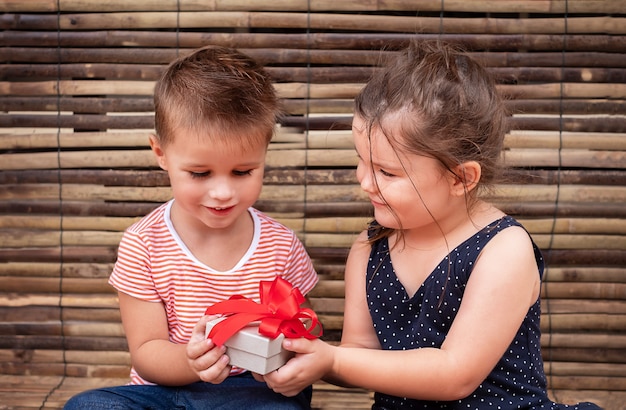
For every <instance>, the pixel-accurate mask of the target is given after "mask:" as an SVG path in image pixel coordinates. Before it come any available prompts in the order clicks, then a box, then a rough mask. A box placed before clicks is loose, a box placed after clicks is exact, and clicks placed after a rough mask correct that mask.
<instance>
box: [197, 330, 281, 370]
mask: <svg viewBox="0 0 626 410" xmlns="http://www.w3.org/2000/svg"><path fill="white" fill-rule="evenodd" d="M222 320H224V318H219V319H215V320H212V321H210V322H209V323H208V324H207V328H206V336H207V337H208V335H209V333H210V332H211V329H212V328H213V326H214V325H216V324H217V323H219V322H221V321H222ZM259 324H260V323H259V322H253V323H250V324H249V325H248V326H246V327H244V328H243V329H241V330H239V331H238V332H237V333H235V334H234V335H233V336H231V337H230V338H229V339H228V340H226V342H225V343H224V346H226V354H227V355H228V357H229V358H230V364H231V365H232V366H237V367H240V368H242V369H246V370H250V371H251V372H255V373H259V374H267V373H269V372H272V371H274V370H276V369H278V368H279V367H281V366H282V365H283V364H285V363H286V362H287V361H288V360H289V359H290V358H291V357H293V352H290V351H288V350H285V349H283V348H282V342H283V340H284V339H285V335H283V334H279V335H278V336H277V337H276V338H273V339H272V338H270V337H268V336H263V335H262V334H260V333H259Z"/></svg>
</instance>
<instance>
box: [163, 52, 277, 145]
mask: <svg viewBox="0 0 626 410" xmlns="http://www.w3.org/2000/svg"><path fill="white" fill-rule="evenodd" d="M154 106H155V129H156V134H157V138H158V139H159V142H160V143H161V144H162V145H163V146H165V145H167V144H168V143H170V142H171V141H172V140H173V138H174V136H175V135H176V131H177V130H181V129H182V130H192V131H195V132H197V134H198V135H203V136H204V135H208V136H209V137H222V136H226V137H228V138H230V139H234V140H232V141H230V142H232V143H233V144H234V145H241V146H243V147H247V146H249V145H250V144H251V143H253V142H259V143H260V142H264V143H266V144H269V142H270V140H271V138H272V135H273V133H274V129H275V125H276V122H277V121H278V119H279V115H280V109H279V102H278V98H277V95H276V92H275V90H274V87H273V84H272V81H271V79H270V76H269V75H268V74H267V72H266V71H265V70H264V69H263V67H262V66H261V65H260V64H258V63H257V62H256V61H255V60H253V59H252V58H250V57H248V56H247V55H245V54H242V53H240V52H238V51H237V50H234V49H230V48H226V47H217V46H207V47H203V48H200V49H198V50H195V51H194V52H192V53H191V54H189V55H186V56H183V57H180V58H178V59H176V60H175V61H173V62H172V63H171V64H170V65H169V66H168V67H167V70H166V71H165V72H164V73H163V75H162V76H161V78H160V79H159V80H158V81H157V83H156V86H155V91H154Z"/></svg>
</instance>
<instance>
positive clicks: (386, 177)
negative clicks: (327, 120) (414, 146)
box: [352, 115, 454, 230]
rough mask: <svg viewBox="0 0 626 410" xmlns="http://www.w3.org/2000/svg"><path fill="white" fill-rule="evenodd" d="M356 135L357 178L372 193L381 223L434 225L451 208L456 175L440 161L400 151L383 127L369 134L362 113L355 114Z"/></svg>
mask: <svg viewBox="0 0 626 410" xmlns="http://www.w3.org/2000/svg"><path fill="white" fill-rule="evenodd" d="M388 123H392V122H391V121H389V122H388ZM352 135H353V138H354V145H355V148H356V151H357V155H358V157H359V162H358V166H357V171H356V175H357V179H358V180H359V183H360V184H361V188H362V189H363V190H364V191H365V192H366V193H367V194H368V195H369V198H370V201H371V202H372V205H373V206H374V217H375V219H376V221H378V223H379V224H381V225H382V226H384V227H387V228H393V229H404V230H409V229H413V228H420V227H424V226H427V225H431V224H433V223H434V222H435V220H437V221H439V220H441V218H443V217H445V215H446V213H448V212H451V207H452V205H451V203H452V201H453V200H454V198H453V197H452V195H451V194H450V187H449V183H450V182H451V178H452V177H451V174H450V173H448V172H445V171H444V169H443V167H442V166H441V164H440V163H439V161H437V160H436V159H434V158H431V157H427V156H422V155H416V154H412V153H405V152H398V151H397V150H396V149H394V148H393V147H392V146H391V144H390V143H389V141H388V140H387V137H385V136H384V135H383V133H382V132H381V130H380V129H379V128H374V129H372V132H371V135H370V137H371V138H369V137H368V134H367V128H366V124H365V122H364V121H363V119H361V118H360V117H359V116H358V115H355V116H354V120H353V123H352ZM383 198H384V199H383ZM390 208H391V209H390ZM391 210H393V212H392V211H391ZM394 214H395V216H394Z"/></svg>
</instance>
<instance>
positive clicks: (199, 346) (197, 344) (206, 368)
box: [187, 316, 232, 384]
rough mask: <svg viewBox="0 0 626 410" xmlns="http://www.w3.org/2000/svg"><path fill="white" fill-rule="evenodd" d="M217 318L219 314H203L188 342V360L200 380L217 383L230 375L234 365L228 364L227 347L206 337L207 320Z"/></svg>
mask: <svg viewBox="0 0 626 410" xmlns="http://www.w3.org/2000/svg"><path fill="white" fill-rule="evenodd" d="M215 318H217V316H203V317H202V318H201V319H200V320H199V321H198V323H197V324H196V326H195V327H194V329H193V333H192V335H191V339H189V343H188V344H187V361H188V364H189V368H190V369H191V370H192V371H194V372H195V373H196V374H197V375H198V377H199V378H200V380H202V381H204V382H208V383H214V384H217V383H221V382H223V381H224V380H225V379H226V378H227V377H228V375H229V374H230V370H231V367H232V366H229V365H228V362H229V360H230V359H229V358H228V356H226V354H225V353H226V347H225V346H216V345H215V344H214V343H213V342H212V341H211V340H209V339H207V338H206V337H205V330H206V324H207V322H208V321H210V320H213V319H215Z"/></svg>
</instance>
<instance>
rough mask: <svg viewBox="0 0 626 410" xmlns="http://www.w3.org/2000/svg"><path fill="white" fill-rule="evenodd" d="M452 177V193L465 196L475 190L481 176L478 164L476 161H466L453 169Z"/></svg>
mask: <svg viewBox="0 0 626 410" xmlns="http://www.w3.org/2000/svg"><path fill="white" fill-rule="evenodd" d="M454 173H455V175H454V177H453V182H452V186H451V189H452V193H453V194H454V195H457V196H460V195H465V194H466V193H468V192H470V191H471V190H472V189H474V188H476V186H477V185H478V182H479V181H480V176H481V167H480V164H479V163H478V162H476V161H467V162H464V163H462V164H460V165H457V167H456V168H455V169H454Z"/></svg>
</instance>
